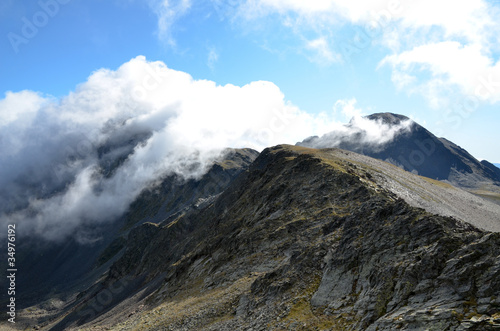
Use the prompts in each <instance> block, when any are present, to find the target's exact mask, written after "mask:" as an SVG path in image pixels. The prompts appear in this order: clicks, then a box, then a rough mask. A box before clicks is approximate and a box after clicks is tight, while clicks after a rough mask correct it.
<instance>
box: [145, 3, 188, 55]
mask: <svg viewBox="0 0 500 331" xmlns="http://www.w3.org/2000/svg"><path fill="white" fill-rule="evenodd" d="M148 1H149V6H150V7H151V9H152V10H153V12H154V13H155V14H156V16H157V18H158V37H159V38H160V39H161V40H162V41H164V42H166V43H167V44H168V45H170V46H176V44H177V41H176V39H175V37H174V35H173V31H172V29H173V27H174V25H175V23H176V22H177V21H178V20H179V19H180V18H181V17H182V16H184V15H186V14H187V13H188V12H189V10H190V9H191V6H192V4H191V0H148Z"/></svg>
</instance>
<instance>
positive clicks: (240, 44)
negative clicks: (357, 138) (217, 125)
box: [0, 0, 500, 163]
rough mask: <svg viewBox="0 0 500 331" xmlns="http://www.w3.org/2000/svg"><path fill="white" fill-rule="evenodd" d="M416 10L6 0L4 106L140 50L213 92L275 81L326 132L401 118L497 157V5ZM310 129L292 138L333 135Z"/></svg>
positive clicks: (67, 86)
mask: <svg viewBox="0 0 500 331" xmlns="http://www.w3.org/2000/svg"><path fill="white" fill-rule="evenodd" d="M414 2H415V1H413V2H412V1H407V0H401V1H378V0H377V1H368V0H360V1H351V2H349V1H345V0H331V1H328V0H310V1H307V2H304V1H298V0H242V1H234V0H212V1H211V0H202V1H195V0H180V1H179V0H176V1H175V0H142V1H141V0H128V1H113V0H109V1H104V0H85V1H83V0H41V1H15V0H6V1H2V4H0V37H1V38H0V56H1V57H0V75H1V76H0V77H1V79H0V100H1V99H2V98H6V93H7V92H8V91H11V92H13V93H20V92H21V91H23V90H29V91H33V92H36V94H38V95H39V97H40V98H42V99H44V100H49V101H50V102H53V103H58V102H59V101H60V100H64V99H65V98H67V96H68V94H70V93H71V92H72V91H77V89H78V88H77V87H78V86H79V84H82V83H85V82H87V80H88V79H89V77H90V76H91V75H92V74H93V73H94V72H96V71H97V70H99V69H101V68H108V69H110V70H111V71H117V70H118V69H119V68H120V67H121V66H122V65H123V64H125V63H128V62H129V61H131V60H132V59H134V58H136V57H137V56H140V55H142V56H145V58H146V60H147V61H152V62H154V61H161V62H163V63H165V65H166V66H167V67H168V68H170V69H174V70H176V71H180V72H184V73H187V74H189V75H191V76H192V78H193V79H194V80H208V81H213V82H215V83H216V84H217V85H221V86H225V85H227V84H231V85H236V86H245V85H247V84H250V83H252V82H257V81H268V82H271V83H272V84H274V85H275V86H277V87H278V88H279V90H280V92H281V93H282V95H283V104H285V105H293V106H295V107H297V108H298V109H300V111H302V112H304V113H306V114H310V115H311V116H312V117H315V118H321V116H326V117H327V120H325V125H326V124H327V123H330V122H332V123H334V122H337V121H340V122H346V121H348V120H349V118H350V116H352V115H353V114H370V113H374V112H385V111H389V112H396V113H401V114H404V115H407V116H411V117H412V118H414V119H415V120H417V121H418V122H419V123H420V124H422V125H424V126H426V127H427V128H428V129H429V130H431V131H433V132H435V133H436V134H438V135H440V136H444V137H446V138H448V139H449V140H452V141H454V142H455V143H457V144H459V145H460V146H461V147H463V148H465V149H467V150H468V151H469V152H471V153H472V154H473V155H474V156H475V157H477V158H479V159H483V158H484V159H487V160H489V161H491V162H497V163H498V162H500V144H498V141H500V130H498V124H499V123H500V112H499V111H498V106H499V102H500V64H499V62H498V57H499V54H500V52H499V51H500V42H499V40H498V36H500V33H499V32H500V31H499V30H500V29H499V27H500V23H498V22H500V15H498V9H499V5H498V4H497V3H496V2H487V1H482V0H470V1H447V0H446V1H445V0H444V1H440V2H439V3H436V2H435V1H427V0H422V1H417V4H415V3H414ZM373 26H375V27H376V28H375V29H370V28H369V27H373ZM30 27H31V28H32V27H34V28H35V29H36V30H35V31H34V30H33V29H31V30H30ZM367 31H368V32H367ZM371 32H373V35H371V36H370V35H369V34H370V33H371ZM497 82H499V83H497ZM80 86H81V85H80ZM270 88H271V89H272V88H273V86H271V87H270ZM262 93H263V94H265V95H267V94H266V93H265V92H262ZM195 97H196V96H195ZM58 100H59V101H58ZM4 101H5V100H4ZM37 102H41V101H40V100H38V101H37ZM0 103H1V101H0ZM6 104H9V105H12V104H14V105H15V104H16V103H15V102H13V103H8V102H4V107H3V112H4V113H2V116H10V115H5V114H6V113H5V112H8V111H12V112H14V111H15V109H8V108H7V106H5V105H6ZM215 104H216V103H215ZM0 105H1V104H0ZM345 105H350V106H349V107H345ZM10 107H12V106H10ZM0 108H1V107H0ZM270 109H271V108H270ZM208 111H210V109H208ZM214 111H215V110H214ZM221 121H224V119H221ZM0 122H1V121H0ZM227 125H232V124H231V123H229V122H228V124H227ZM306 127H309V126H307V125H306ZM311 127H313V126H311ZM314 128H316V129H314V130H313V129H312V130H309V131H308V130H304V131H303V132H300V133H299V134H297V135H293V137H300V136H301V135H302V137H303V138H305V137H307V136H308V135H309V134H318V133H324V132H323V131H325V130H326V131H328V127H322V126H321V125H316V126H314ZM332 129H334V125H333V124H332ZM290 130H291V129H290ZM294 130H296V128H294ZM286 137H288V136H286V135H285V136H283V137H282V139H283V141H281V142H284V143H285V142H286V143H295V141H287V140H286ZM280 139H281V137H280ZM273 142H274V141H273Z"/></svg>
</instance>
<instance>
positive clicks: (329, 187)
mask: <svg viewBox="0 0 500 331" xmlns="http://www.w3.org/2000/svg"><path fill="white" fill-rule="evenodd" d="M371 160H372V159H370V158H368V157H364V156H361V155H357V154H355V153H352V152H346V151H342V150H337V149H325V150H316V149H311V148H305V147H296V146H286V145H283V146H277V147H273V148H268V149H266V150H264V151H263V152H262V153H261V154H260V155H259V156H258V158H257V159H256V160H255V161H254V162H253V163H252V164H251V165H250V167H249V168H248V170H244V171H243V172H241V173H240V174H239V175H238V176H237V177H236V179H234V180H232V181H230V182H229V183H228V184H227V187H226V188H225V189H224V190H221V193H220V194H218V195H210V197H208V198H201V200H200V199H196V200H190V201H191V207H189V208H184V209H182V210H178V211H177V212H176V213H171V214H169V215H166V214H165V215H166V216H167V218H166V219H165V220H163V221H162V222H160V223H153V222H145V223H142V225H140V226H138V227H135V228H132V229H131V230H130V232H129V234H128V236H127V238H126V239H125V240H124V241H123V248H122V249H115V250H111V251H114V253H115V254H113V252H111V253H109V255H110V261H114V262H113V263H112V265H111V266H110V268H109V270H108V272H106V273H105V274H104V275H103V277H102V278H101V279H99V280H98V281H96V282H95V283H94V284H93V285H92V286H90V287H88V288H87V289H85V290H83V291H80V292H79V293H78V294H77V295H75V296H74V297H73V298H72V299H71V300H68V301H66V302H65V303H64V304H62V305H61V307H60V308H59V309H58V310H57V311H58V312H57V313H53V314H50V313H47V311H46V310H45V311H43V310H42V308H43V307H42V306H38V307H34V308H32V310H31V311H30V310H25V311H23V312H22V314H21V316H20V320H22V318H23V316H24V318H31V319H30V320H29V321H30V322H34V321H36V322H37V324H38V325H37V328H39V329H45V330H66V329H78V330H109V329H111V330H269V329H275V330H394V329H401V330H426V329H428V330H489V329H497V328H500V295H499V294H500V277H499V276H500V234H499V233H496V232H488V231H485V230H482V229H480V228H478V227H477V226H479V227H481V228H483V229H489V230H496V231H498V229H499V226H498V224H497V223H499V222H500V218H498V211H497V210H495V207H496V206H497V205H496V204H494V203H491V204H488V203H487V201H486V200H483V199H481V198H479V197H475V196H473V195H470V194H469V193H467V192H464V191H461V190H459V189H456V188H453V187H451V186H449V185H448V186H447V185H446V184H443V183H442V182H438V181H435V180H431V179H429V178H423V177H419V176H416V175H414V174H410V173H408V172H404V171H402V170H401V169H399V168H397V167H395V166H392V165H390V164H388V163H384V162H380V161H377V160H373V161H371ZM445 199H448V200H445ZM468 199H471V201H472V205H474V204H476V203H477V210H480V209H483V212H484V214H481V216H480V217H476V218H470V216H471V215H473V214H475V213H476V212H475V211H474V212H468V211H467V210H466V208H464V209H463V210H461V209H459V208H458V206H459V205H461V204H463V203H465V202H466V201H467V200H468ZM474 199H476V200H474ZM153 200H154V199H151V198H148V199H146V201H153ZM405 200H406V201H408V202H409V203H408V202H406V201H405ZM186 201H187V200H186ZM442 201H445V202H444V203H442V204H441V202H442ZM481 204H482V205H481ZM160 205H161V206H164V202H161V203H160V202H158V203H156V204H155V206H160ZM417 206H420V207H425V208H427V209H428V210H430V211H432V212H429V211H426V210H424V209H422V208H418V207H417ZM439 206H442V207H439ZM485 206H486V207H485ZM483 207H484V208H483ZM155 208H156V207H155ZM433 208H434V209H433ZM440 208H441V209H440ZM155 210H156V213H155V212H151V213H150V214H151V215H153V214H157V213H158V211H159V209H157V208H156V209H155ZM436 213H438V214H442V215H443V214H447V213H448V214H451V215H453V216H454V217H449V216H441V215H437V214H436ZM153 219H154V216H152V217H151V218H150V220H153ZM473 224H474V225H473ZM119 247H121V246H119ZM116 250H119V252H115V251H116ZM36 313H40V314H41V315H43V318H36V317H34V316H35V315H36Z"/></svg>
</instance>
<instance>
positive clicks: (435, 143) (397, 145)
mask: <svg viewBox="0 0 500 331" xmlns="http://www.w3.org/2000/svg"><path fill="white" fill-rule="evenodd" d="M366 118H367V119H369V120H371V121H375V122H379V123H383V124H388V125H389V126H397V125H399V124H401V123H403V122H405V121H409V118H407V117H406V116H403V115H398V114H392V113H378V114H372V115H369V116H367V117H366ZM348 126H349V125H348ZM360 134H363V133H362V132H361V133H360ZM330 136H331V135H328V134H327V135H325V136H323V137H310V138H307V139H305V140H304V141H302V142H300V143H298V144H297V145H300V146H305V147H314V148H328V147H337V148H341V149H346V150H350V151H353V152H356V153H360V154H364V155H367V156H371V157H373V158H377V159H380V160H383V161H387V162H390V163H392V164H394V165H397V166H399V167H402V168H403V169H405V170H407V171H410V172H414V173H417V174H419V175H421V176H425V177H429V178H432V179H437V180H446V181H449V182H450V183H452V184H453V185H456V186H459V187H462V188H466V189H470V190H474V189H485V188H486V189H489V190H492V191H494V192H499V193H500V171H499V169H497V168H495V167H493V166H492V165H491V163H489V162H487V161H482V162H479V161H478V160H477V159H475V158H474V157H473V156H472V155H470V154H469V153H468V152H467V151H466V150H464V149H462V148H461V147H459V146H457V145H455V144H454V143H452V142H451V141H448V140H446V139H444V138H438V137H436V136H435V135H434V134H432V133H431V132H429V131H428V130H426V129H425V128H424V127H422V126H421V125H419V124H417V123H416V122H412V123H411V124H410V125H409V128H408V130H401V131H400V132H399V133H398V134H396V135H395V137H394V139H392V140H391V141H389V142H388V143H386V144H383V145H376V146H374V145H373V144H371V143H370V142H360V140H356V139H352V137H350V136H345V137H338V136H336V139H335V140H332V139H331V137H330Z"/></svg>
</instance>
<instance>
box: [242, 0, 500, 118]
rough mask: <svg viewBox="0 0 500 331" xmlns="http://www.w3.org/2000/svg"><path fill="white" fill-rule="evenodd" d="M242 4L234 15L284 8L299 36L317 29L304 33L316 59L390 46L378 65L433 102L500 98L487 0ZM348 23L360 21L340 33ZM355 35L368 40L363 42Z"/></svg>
mask: <svg viewBox="0 0 500 331" xmlns="http://www.w3.org/2000/svg"><path fill="white" fill-rule="evenodd" d="M238 8H239V10H238V11H237V13H236V14H234V15H236V16H237V17H238V18H239V19H245V20H248V21H258V20H261V19H265V18H266V17H270V16H271V15H274V16H276V15H277V17H278V18H280V19H281V24H282V26H283V27H285V28H289V30H290V33H292V34H295V35H297V36H299V38H302V39H304V36H305V35H311V34H313V35H314V34H315V35H316V37H315V38H312V39H310V38H309V39H307V38H305V39H306V40H307V41H306V42H305V43H304V45H303V47H304V49H305V50H306V52H305V53H306V54H308V57H309V59H311V60H313V61H314V62H317V63H322V64H324V63H327V62H330V63H334V62H341V61H339V59H343V60H348V59H346V57H349V56H351V55H352V54H351V51H347V52H346V51H345V48H346V45H347V46H348V47H353V48H355V50H354V51H355V53H357V52H370V48H369V44H372V43H373V44H375V45H381V46H384V47H385V48H386V54H387V55H386V56H385V57H382V58H380V63H379V68H383V67H389V68H390V69H391V70H392V72H393V82H394V83H395V85H396V87H398V88H400V89H403V90H406V91H408V92H409V93H410V94H421V95H422V96H424V97H425V98H427V99H428V101H429V103H430V104H431V106H433V107H434V108H438V107H442V106H443V105H445V104H446V102H447V100H448V101H449V99H450V98H454V97H456V95H457V94H461V95H473V96H478V98H479V99H480V100H481V101H487V102H493V103H496V102H498V101H500V84H499V83H496V81H494V78H492V77H500V63H499V61H498V56H496V55H495V54H497V55H498V52H499V50H500V49H499V46H498V42H497V36H498V34H499V32H500V15H499V10H498V8H497V7H495V6H494V4H492V3H489V2H487V1H484V0H471V1H463V2H460V3H457V2H456V1H451V0H445V1H439V2H435V1H430V0H424V1H410V0H400V1H368V0H363V1H345V0H317V1H308V2H303V1H295V0H247V1H244V2H242V3H241V4H239V6H238ZM346 26H347V27H349V26H353V27H354V28H355V29H354V30H353V33H352V39H351V40H350V39H348V38H347V39H346V36H345V35H343V36H342V37H340V36H339V35H338V34H336V33H335V31H336V29H338V28H339V27H346ZM358 27H359V28H358ZM360 32H361V34H362V36H361V37H360V36H359V35H360ZM356 38H361V39H362V40H361V41H363V43H368V46H365V45H364V46H363V47H360V46H358V45H359V44H360V43H361V41H359V40H356ZM353 45H354V46H353ZM311 51H314V54H315V56H310V54H311ZM485 82H486V83H485ZM431 89H432V92H433V93H431V94H429V90H431ZM450 91H451V95H450Z"/></svg>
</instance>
